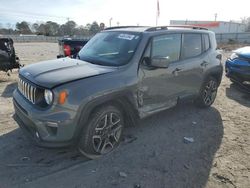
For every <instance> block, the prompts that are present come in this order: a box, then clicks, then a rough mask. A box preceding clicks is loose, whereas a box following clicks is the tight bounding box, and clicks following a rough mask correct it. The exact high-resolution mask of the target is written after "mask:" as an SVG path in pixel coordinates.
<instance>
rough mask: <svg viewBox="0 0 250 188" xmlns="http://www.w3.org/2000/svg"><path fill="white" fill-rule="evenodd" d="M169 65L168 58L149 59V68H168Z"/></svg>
mask: <svg viewBox="0 0 250 188" xmlns="http://www.w3.org/2000/svg"><path fill="white" fill-rule="evenodd" d="M169 64H170V61H169V57H168V56H167V57H152V58H151V59H150V66H152V67H156V68H168V66H169Z"/></svg>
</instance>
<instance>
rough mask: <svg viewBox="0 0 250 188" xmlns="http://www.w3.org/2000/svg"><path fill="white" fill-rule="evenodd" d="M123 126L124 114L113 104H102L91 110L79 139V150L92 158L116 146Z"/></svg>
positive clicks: (106, 152) (108, 151)
mask: <svg viewBox="0 0 250 188" xmlns="http://www.w3.org/2000/svg"><path fill="white" fill-rule="evenodd" d="M123 127H124V116H123V114H122V112H121V111H120V110H119V109H118V108H117V107H115V106H112V105H108V106H102V107H100V108H98V109H96V110H94V111H93V112H92V114H91V115H90V118H89V121H88V123H87V125H86V126H84V128H83V131H82V135H81V138H80V141H79V145H78V149H79V151H80V152H81V153H82V154H83V155H85V156H86V157H88V158H91V159H94V158H98V157H100V156H102V155H105V154H108V153H110V152H112V151H113V150H114V149H115V148H117V147H118V145H119V143H120V140H121V134H122V131H123Z"/></svg>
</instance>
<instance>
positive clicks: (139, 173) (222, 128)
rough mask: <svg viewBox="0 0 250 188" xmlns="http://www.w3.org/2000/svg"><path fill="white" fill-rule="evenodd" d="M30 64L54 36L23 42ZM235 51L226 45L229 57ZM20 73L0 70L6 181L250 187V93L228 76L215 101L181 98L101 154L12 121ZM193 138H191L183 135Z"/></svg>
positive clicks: (48, 55)
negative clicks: (60, 144) (88, 153)
mask: <svg viewBox="0 0 250 188" xmlns="http://www.w3.org/2000/svg"><path fill="white" fill-rule="evenodd" d="M15 47H16V51H17V53H18V55H19V57H20V59H21V61H22V63H24V64H30V63H34V62H37V61H40V60H46V59H53V58H55V57H56V55H57V53H58V49H57V44H55V43H16V44H15ZM229 54H230V52H224V60H225V57H226V56H228V55H229ZM16 80H17V72H16V71H15V72H13V73H12V74H11V77H8V76H7V75H6V74H4V73H0V151H1V152H0V188H9V187H32V188H33V187H42V188H44V187H77V188H78V187H100V188H111V187H122V188H129V187H131V188H133V187H135V188H140V187H141V188H152V187H155V188H163V187H164V188H166V187H170V188H179V187H180V188H182V187H187V188H190V187H197V188H198V187H207V188H216V187H228V188H231V187H232V188H236V187H238V188H249V187H250V121H249V119H250V95H249V94H247V93H245V92H244V91H243V90H241V89H240V88H238V86H236V85H234V84H231V82H230V81H229V80H228V79H227V78H225V77H224V78H223V81H222V84H221V86H220V88H219V92H218V97H217V99H216V102H215V104H214V105H213V106H212V107H211V108H209V109H205V110H201V109H198V108H196V107H194V106H193V105H192V104H181V105H178V106H177V107H175V108H173V109H171V110H167V111H164V112H161V113H160V114H157V115H154V116H152V117H149V118H147V119H145V120H142V121H141V122H140V123H139V125H138V126H136V127H129V128H127V129H126V130H125V133H124V138H123V141H122V143H121V145H120V147H119V148H118V149H117V150H116V151H115V152H113V153H111V154H110V155H107V156H105V157H102V158H100V159H98V160H87V159H86V158H84V157H82V156H81V155H79V153H78V152H77V151H76V150H75V149H44V148H39V147H36V146H34V145H33V144H32V143H31V142H30V141H29V140H27V139H26V136H25V135H24V134H23V133H22V131H21V130H20V129H19V128H18V126H17V124H16V122H15V121H14V120H13V118H12V115H13V105H12V92H13V90H14V89H15V88H16V85H17V84H16ZM185 136H186V137H192V138H194V142H193V143H189V144H187V143H184V142H183V137H185Z"/></svg>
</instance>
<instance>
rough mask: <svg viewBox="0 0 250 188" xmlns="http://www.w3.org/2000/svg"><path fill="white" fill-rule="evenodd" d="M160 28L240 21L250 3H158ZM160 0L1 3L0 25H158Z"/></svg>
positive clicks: (172, 0)
mask: <svg viewBox="0 0 250 188" xmlns="http://www.w3.org/2000/svg"><path fill="white" fill-rule="evenodd" d="M159 5H160V15H159V18H158V25H169V21H170V20H211V21H213V20H214V19H215V14H217V20H218V21H230V20H236V21H239V20H241V18H244V17H250V11H249V7H250V0H237V1H229V0H207V1H204V0H159ZM156 15H157V0H39V1H38V0H0V24H2V26H8V27H11V26H12V27H13V26H14V25H15V23H16V22H20V21H23V20H25V21H28V22H30V23H34V22H45V21H55V22H57V23H60V24H62V23H65V22H66V21H67V19H70V20H74V21H75V22H76V23H77V24H78V25H86V24H87V23H92V22H93V21H97V22H98V23H101V22H103V23H104V24H105V25H106V26H109V25H110V20H111V25H112V26H116V25H145V26H155V25H156Z"/></svg>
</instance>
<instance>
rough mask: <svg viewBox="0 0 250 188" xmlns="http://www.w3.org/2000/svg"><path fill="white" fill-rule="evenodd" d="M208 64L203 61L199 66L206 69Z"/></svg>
mask: <svg viewBox="0 0 250 188" xmlns="http://www.w3.org/2000/svg"><path fill="white" fill-rule="evenodd" d="M208 64H209V63H208V62H206V61H203V62H202V63H201V66H203V67H206V66H207V65H208Z"/></svg>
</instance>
